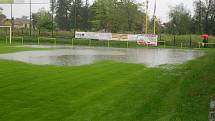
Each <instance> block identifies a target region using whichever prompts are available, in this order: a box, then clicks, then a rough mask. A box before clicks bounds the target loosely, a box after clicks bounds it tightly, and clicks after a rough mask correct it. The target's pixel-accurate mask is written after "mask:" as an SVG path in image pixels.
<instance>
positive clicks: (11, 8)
mask: <svg viewBox="0 0 215 121" xmlns="http://www.w3.org/2000/svg"><path fill="white" fill-rule="evenodd" d="M10 16H11V20H10V22H11V23H10V24H11V26H13V3H11V4H10ZM11 32H12V31H11Z"/></svg>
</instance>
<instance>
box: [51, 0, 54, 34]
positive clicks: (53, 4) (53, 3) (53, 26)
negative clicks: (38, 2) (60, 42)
mask: <svg viewBox="0 0 215 121" xmlns="http://www.w3.org/2000/svg"><path fill="white" fill-rule="evenodd" d="M51 4H52V38H53V37H54V0H52V3H51Z"/></svg>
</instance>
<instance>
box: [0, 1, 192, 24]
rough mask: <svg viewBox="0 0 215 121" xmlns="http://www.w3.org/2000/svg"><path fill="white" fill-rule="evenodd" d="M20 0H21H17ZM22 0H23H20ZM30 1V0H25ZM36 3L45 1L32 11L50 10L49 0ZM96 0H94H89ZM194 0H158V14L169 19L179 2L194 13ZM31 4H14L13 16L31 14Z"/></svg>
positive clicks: (7, 9)
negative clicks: (170, 13) (169, 14)
mask: <svg viewBox="0 0 215 121" xmlns="http://www.w3.org/2000/svg"><path fill="white" fill-rule="evenodd" d="M17 1H19V0H17ZM20 1H21V0H20ZM25 1H26V2H28V1H29V0H25ZM32 1H33V2H34V3H41V2H42V3H44V4H33V5H32V12H37V11H38V10H39V9H41V8H45V9H47V10H49V8H50V7H49V6H50V4H48V1H49V0H32ZM89 1H91V2H92V1H94V0H89ZM136 1H137V2H145V1H146V0H136ZM154 1H155V0H149V13H150V16H152V14H153V10H154ZM193 1H194V0H157V11H156V15H157V17H158V18H159V19H161V21H162V22H166V21H168V19H169V18H168V12H169V9H170V7H171V6H175V5H177V4H180V3H183V4H184V5H185V7H186V8H187V9H189V10H190V11H191V13H193ZM0 7H2V8H3V9H4V11H3V13H4V14H5V15H7V16H8V18H10V16H11V14H10V10H11V9H10V5H7V4H0ZM29 8H30V7H29V5H28V4H25V5H23V4H13V16H14V17H15V18H17V17H21V16H29V14H30V12H29Z"/></svg>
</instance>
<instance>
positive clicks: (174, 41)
mask: <svg viewBox="0 0 215 121" xmlns="http://www.w3.org/2000/svg"><path fill="white" fill-rule="evenodd" d="M175 39H176V38H175V35H174V40H173V43H174V44H173V45H174V46H176V40H175Z"/></svg>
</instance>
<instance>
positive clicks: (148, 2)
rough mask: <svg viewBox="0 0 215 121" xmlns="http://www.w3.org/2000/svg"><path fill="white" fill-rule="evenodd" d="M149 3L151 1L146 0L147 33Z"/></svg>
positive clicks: (146, 31) (146, 30) (146, 29)
mask: <svg viewBox="0 0 215 121" xmlns="http://www.w3.org/2000/svg"><path fill="white" fill-rule="evenodd" d="M148 3H149V1H148V0H146V26H145V27H146V28H145V34H148V15H147V14H148Z"/></svg>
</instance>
